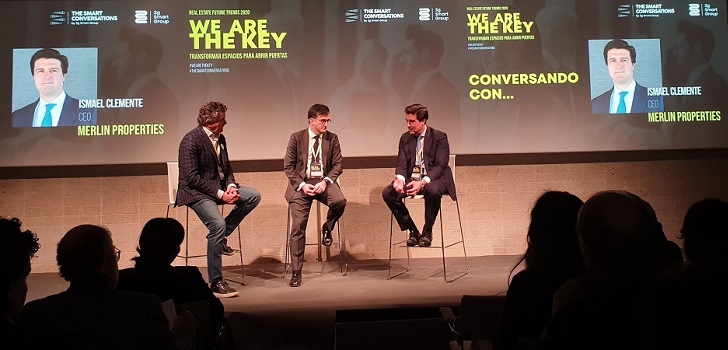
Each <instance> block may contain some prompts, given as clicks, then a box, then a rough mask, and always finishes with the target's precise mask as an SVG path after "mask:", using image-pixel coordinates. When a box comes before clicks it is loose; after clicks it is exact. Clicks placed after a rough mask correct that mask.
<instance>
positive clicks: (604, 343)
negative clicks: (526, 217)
mask: <svg viewBox="0 0 728 350" xmlns="http://www.w3.org/2000/svg"><path fill="white" fill-rule="evenodd" d="M576 231H577V235H578V237H579V243H580V246H581V254H582V257H583V259H584V268H583V271H582V272H581V273H579V274H578V275H577V276H576V277H574V278H573V279H571V280H569V281H567V282H565V283H564V285H562V286H561V288H559V290H558V291H557V292H556V294H555V295H554V304H553V314H552V317H551V319H550V320H549V322H548V324H547V326H546V328H545V329H544V332H543V333H542V334H541V337H540V342H539V348H544V349H577V348H588V349H641V348H642V346H641V345H640V341H641V339H642V326H643V323H642V321H643V319H642V317H641V315H642V313H641V312H640V308H641V307H642V300H643V295H644V294H645V289H646V287H647V285H648V284H649V283H650V281H651V280H652V279H653V278H654V276H656V275H657V274H659V273H661V271H663V270H665V269H667V268H669V267H671V266H676V265H679V264H682V254H681V252H680V249H679V247H678V246H677V245H676V244H675V243H674V242H671V241H668V240H667V238H666V237H665V234H664V232H663V231H662V225H661V224H660V222H659V221H658V220H657V217H656V215H655V212H654V210H653V209H652V207H651V206H650V205H649V203H647V202H646V201H644V200H643V199H642V198H640V197H638V196H636V195H634V194H632V193H629V192H625V191H602V192H599V193H597V194H595V195H594V196H592V197H591V198H589V199H588V200H587V201H586V202H585V203H584V205H583V206H582V207H581V209H580V210H579V215H578V218H577V222H576Z"/></svg>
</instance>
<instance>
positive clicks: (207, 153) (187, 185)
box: [175, 126, 235, 206]
mask: <svg viewBox="0 0 728 350" xmlns="http://www.w3.org/2000/svg"><path fill="white" fill-rule="evenodd" d="M218 143H219V144H220V158H221V159H220V165H221V166H222V171H223V173H224V174H225V178H224V179H223V180H222V181H221V180H220V175H219V174H218V171H217V163H218V160H217V154H216V153H215V149H214V148H213V147H212V142H211V141H210V138H209V137H208V136H207V134H206V133H205V130H203V129H202V126H197V127H196V128H194V129H192V130H191V131H190V132H188V133H187V135H185V136H184V137H183V138H182V141H181V142H180V144H179V158H178V161H179V185H178V188H177V202H176V203H175V206H177V205H187V204H190V203H192V202H195V201H198V200H200V199H203V198H207V199H211V200H214V201H216V202H217V203H218V204H223V202H222V201H221V200H220V199H218V198H217V191H218V190H220V189H224V188H225V187H227V186H228V185H230V184H234V183H235V176H234V175H233V168H232V166H231V165H230V158H229V157H228V151H227V142H226V141H225V136H224V135H222V134H220V137H219V138H218Z"/></svg>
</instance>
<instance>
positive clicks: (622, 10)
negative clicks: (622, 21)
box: [617, 4, 632, 18]
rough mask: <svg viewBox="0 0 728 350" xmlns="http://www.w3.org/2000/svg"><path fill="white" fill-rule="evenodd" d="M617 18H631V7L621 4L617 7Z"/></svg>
mask: <svg viewBox="0 0 728 350" xmlns="http://www.w3.org/2000/svg"><path fill="white" fill-rule="evenodd" d="M617 17H619V18H623V17H632V5H630V4H622V5H619V6H617Z"/></svg>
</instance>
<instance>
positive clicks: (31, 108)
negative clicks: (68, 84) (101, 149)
mask: <svg viewBox="0 0 728 350" xmlns="http://www.w3.org/2000/svg"><path fill="white" fill-rule="evenodd" d="M30 73H31V74H32V75H33V80H34V81H35V87H36V88H37V89H38V93H39V94H40V98H38V99H37V100H35V101H34V102H33V103H31V104H29V105H27V106H25V107H23V108H20V109H18V110H16V111H15V112H13V116H12V118H13V124H12V125H13V127H44V128H45V127H55V126H76V125H96V119H97V118H96V108H79V104H78V99H75V98H73V97H71V96H69V95H68V94H66V92H65V90H64V89H63V83H64V82H65V81H66V74H68V57H66V56H65V55H61V53H60V52H58V50H55V49H50V48H45V49H40V50H38V51H36V52H35V53H34V54H33V56H32V57H31V58H30Z"/></svg>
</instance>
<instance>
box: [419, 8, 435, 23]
mask: <svg viewBox="0 0 728 350" xmlns="http://www.w3.org/2000/svg"><path fill="white" fill-rule="evenodd" d="M417 12H418V14H419V15H418V18H419V19H420V21H431V20H432V12H431V11H430V9H429V8H426V7H420V9H419V10H418V11H417Z"/></svg>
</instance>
